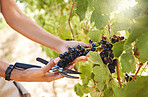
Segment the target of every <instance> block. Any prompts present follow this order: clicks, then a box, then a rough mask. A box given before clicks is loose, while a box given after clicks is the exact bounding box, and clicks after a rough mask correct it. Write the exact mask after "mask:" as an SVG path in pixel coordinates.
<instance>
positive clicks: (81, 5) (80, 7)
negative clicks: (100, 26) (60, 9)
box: [76, 0, 88, 21]
mask: <svg viewBox="0 0 148 97" xmlns="http://www.w3.org/2000/svg"><path fill="white" fill-rule="evenodd" d="M76 1H77V5H76V6H77V10H76V13H77V14H78V16H79V17H80V21H82V20H83V19H84V18H85V13H86V11H87V6H88V2H87V0H76Z"/></svg>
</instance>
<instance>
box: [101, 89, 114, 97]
mask: <svg viewBox="0 0 148 97" xmlns="http://www.w3.org/2000/svg"><path fill="white" fill-rule="evenodd" d="M103 97H114V96H113V90H112V88H109V89H106V90H105V91H104V95H103Z"/></svg>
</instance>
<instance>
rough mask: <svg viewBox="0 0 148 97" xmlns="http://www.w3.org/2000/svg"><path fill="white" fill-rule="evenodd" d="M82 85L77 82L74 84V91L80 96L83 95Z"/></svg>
mask: <svg viewBox="0 0 148 97" xmlns="http://www.w3.org/2000/svg"><path fill="white" fill-rule="evenodd" d="M83 90H84V89H83V86H82V85H80V84H79V83H77V84H76V85H75V86H74V91H75V92H76V94H77V95H78V96H80V97H82V96H83V95H84V91H83Z"/></svg>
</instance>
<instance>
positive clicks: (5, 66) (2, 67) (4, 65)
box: [0, 60, 9, 77]
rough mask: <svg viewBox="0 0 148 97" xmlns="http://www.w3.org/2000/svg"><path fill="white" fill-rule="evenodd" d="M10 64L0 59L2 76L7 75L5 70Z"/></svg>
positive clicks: (0, 74)
mask: <svg viewBox="0 0 148 97" xmlns="http://www.w3.org/2000/svg"><path fill="white" fill-rule="evenodd" d="M8 66H9V64H7V63H5V62H3V61H1V60H0V76H1V77H5V71H6V69H7V68H8Z"/></svg>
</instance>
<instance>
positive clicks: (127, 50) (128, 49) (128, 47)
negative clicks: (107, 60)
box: [124, 44, 132, 53]
mask: <svg viewBox="0 0 148 97" xmlns="http://www.w3.org/2000/svg"><path fill="white" fill-rule="evenodd" d="M124 50H125V51H126V52H127V53H131V52H132V44H125V45H124Z"/></svg>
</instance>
